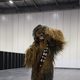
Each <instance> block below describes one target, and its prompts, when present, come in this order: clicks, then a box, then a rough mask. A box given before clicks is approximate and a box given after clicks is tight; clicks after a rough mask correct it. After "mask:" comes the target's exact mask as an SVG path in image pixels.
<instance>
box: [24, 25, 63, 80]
mask: <svg viewBox="0 0 80 80" xmlns="http://www.w3.org/2000/svg"><path fill="white" fill-rule="evenodd" d="M33 37H34V42H33V43H32V45H31V46H30V48H29V49H27V50H26V55H25V64H26V65H27V67H31V68H32V75H31V80H53V72H54V64H53V62H54V57H55V55H57V54H58V53H59V51H62V50H63V47H64V44H65V41H64V36H63V33H62V32H61V31H60V30H57V29H52V28H49V27H47V26H43V25H38V26H37V27H35V28H34V30H33ZM45 49H47V52H46V53H45V54H44V51H45ZM43 54H44V55H43Z"/></svg>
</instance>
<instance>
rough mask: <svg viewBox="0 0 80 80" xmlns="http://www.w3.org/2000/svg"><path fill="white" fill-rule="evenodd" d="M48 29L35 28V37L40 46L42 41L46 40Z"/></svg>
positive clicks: (40, 26)
mask: <svg viewBox="0 0 80 80" xmlns="http://www.w3.org/2000/svg"><path fill="white" fill-rule="evenodd" d="M46 29H47V27H46V26H42V25H38V26H36V27H35V28H34V30H33V37H34V41H35V43H38V44H39V42H40V41H44V39H45V37H46V34H45V32H46Z"/></svg>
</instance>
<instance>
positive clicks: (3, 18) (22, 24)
mask: <svg viewBox="0 0 80 80" xmlns="http://www.w3.org/2000/svg"><path fill="white" fill-rule="evenodd" d="M38 24H42V25H47V26H50V27H53V28H58V29H61V30H62V31H63V33H64V35H65V39H66V41H67V44H66V46H65V49H64V51H63V52H61V54H60V55H58V56H57V58H56V64H55V66H57V67H72V68H80V64H79V63H80V54H79V53H80V35H79V34H80V10H78V9H77V10H64V11H51V12H40V13H23V14H6V15H2V14H1V15H0V51H11V52H19V53H24V52H25V50H26V49H27V48H28V47H29V45H30V44H31V43H32V42H33V37H32V30H33V28H34V27H35V26H37V25H38Z"/></svg>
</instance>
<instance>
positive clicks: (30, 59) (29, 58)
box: [25, 45, 36, 67]
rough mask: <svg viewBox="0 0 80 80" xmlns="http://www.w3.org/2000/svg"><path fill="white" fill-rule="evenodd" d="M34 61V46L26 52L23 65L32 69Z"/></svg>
mask: <svg viewBox="0 0 80 80" xmlns="http://www.w3.org/2000/svg"><path fill="white" fill-rule="evenodd" d="M35 59H36V47H35V45H31V46H30V48H29V49H27V50H26V54H25V65H26V66H27V67H32V65H33V63H34V61H35Z"/></svg>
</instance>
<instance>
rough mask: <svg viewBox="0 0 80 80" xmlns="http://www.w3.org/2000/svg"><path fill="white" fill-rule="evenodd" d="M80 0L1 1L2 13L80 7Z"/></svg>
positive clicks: (0, 9) (0, 10)
mask: <svg viewBox="0 0 80 80" xmlns="http://www.w3.org/2000/svg"><path fill="white" fill-rule="evenodd" d="M79 4H80V0H13V4H10V3H9V0H0V13H22V12H39V11H50V10H62V9H75V8H79V7H80V5H79Z"/></svg>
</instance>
